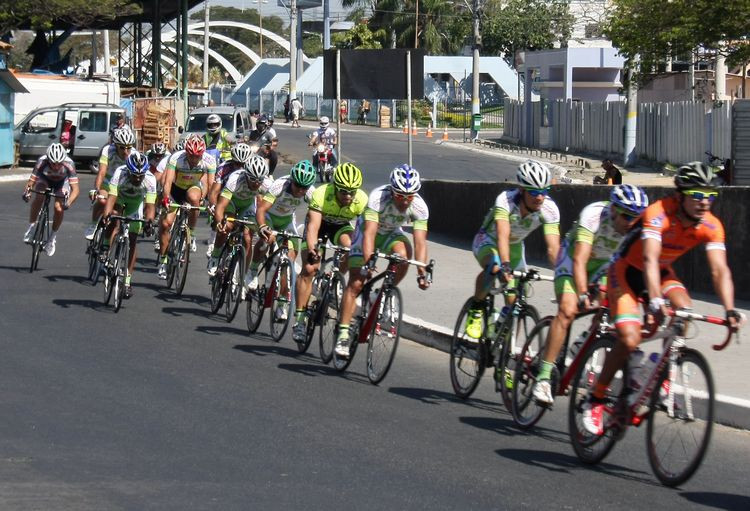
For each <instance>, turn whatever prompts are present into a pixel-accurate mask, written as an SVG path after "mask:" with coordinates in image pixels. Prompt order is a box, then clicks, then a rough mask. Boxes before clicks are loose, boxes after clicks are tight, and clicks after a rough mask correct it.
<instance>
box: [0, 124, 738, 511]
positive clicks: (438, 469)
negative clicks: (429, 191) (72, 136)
mask: <svg viewBox="0 0 750 511" xmlns="http://www.w3.org/2000/svg"><path fill="white" fill-rule="evenodd" d="M299 131H302V130H299ZM365 139H366V137H363V139H362V144H363V145H366V144H365ZM350 140H352V144H353V145H355V144H354V136H353V135H350ZM282 142H284V140H283V139H282ZM377 143H378V144H379V146H380V149H379V150H374V149H371V150H370V151H371V152H370V153H367V152H365V150H364V149H363V153H362V155H363V157H364V156H367V154H372V155H376V154H386V153H390V151H393V153H395V149H391V145H392V144H391V145H389V144H387V141H386V142H384V141H383V140H380V139H378V141H377ZM426 149H427V148H425V150H426ZM464 157H465V155H463V154H460V155H453V158H455V159H460V158H464ZM391 158H392V159H393V161H396V160H395V158H396V157H395V156H392V157H391ZM448 160H449V158H448V157H446V158H444V159H441V157H440V156H439V155H436V156H435V158H434V160H431V161H433V162H436V163H433V164H434V165H435V168H438V167H439V164H440V162H441V161H448ZM389 165H390V163H387V164H386V163H383V164H382V165H378V168H381V169H383V170H382V172H383V173H384V175H385V173H386V172H387V168H388V166H389ZM373 167H374V166H373ZM440 168H441V169H443V170H441V171H440V172H448V170H446V169H444V168H443V167H440ZM435 172H438V171H437V170H436V171H435ZM83 181H84V183H83V189H84V190H85V189H86V188H87V186H89V185H90V183H91V181H92V179H91V177H89V176H85V177H84V178H83ZM22 186H23V184H22V183H0V215H2V218H4V222H2V224H1V225H0V246H2V248H3V250H2V252H0V282H1V283H2V288H1V289H2V291H0V350H1V351H0V353H2V356H0V411H2V418H3V419H2V420H1V421H0V509H3V510H27V509H29V510H31V509H43V510H52V509H54V510H76V511H83V510H89V509H90V510H109V509H116V510H119V509H127V510H130V509H132V510H147V509H158V510H167V509H175V510H185V509H201V510H204V509H217V510H233V509H303V508H304V509H322V508H327V509H343V508H348V509H351V508H356V509H388V508H390V509H427V508H429V509H633V508H635V509H652V508H654V507H655V506H656V505H658V506H659V508H660V509H679V510H685V509H710V508H714V509H748V508H750V491H749V490H748V487H747V475H746V470H747V469H746V461H747V460H748V459H750V441H749V440H750V433H748V432H745V431H738V430H733V429H729V428H725V427H721V426H717V427H716V428H715V430H714V436H713V439H712V445H711V447H710V449H709V452H708V455H707V458H706V460H705V461H704V464H703V466H702V467H701V469H700V470H699V472H698V473H697V474H696V476H695V477H694V478H693V479H692V480H690V481H689V482H688V483H687V484H686V485H685V486H684V487H683V488H680V489H676V490H672V489H667V488H664V487H662V486H660V485H659V484H658V483H657V481H656V479H655V478H654V476H653V475H652V474H651V471H650V468H649V466H648V462H647V459H646V453H645V442H644V431H643V430H633V431H630V432H628V435H626V437H625V438H624V439H623V441H622V442H621V444H620V445H618V446H617V447H616V448H615V450H614V451H613V452H612V453H611V454H610V455H609V457H608V458H607V459H606V460H605V462H603V463H602V464H601V465H599V466H598V467H596V468H591V467H587V466H583V465H581V464H580V463H579V462H578V461H577V459H576V457H575V455H574V454H573V451H572V449H571V447H570V445H569V442H568V438H567V426H566V416H565V401H564V400H563V401H561V402H560V403H559V404H558V409H557V410H555V411H554V412H553V413H551V414H549V415H548V416H547V417H545V419H544V420H543V422H542V423H541V424H540V425H539V427H538V428H537V429H536V430H534V431H533V432H532V433H530V434H529V433H523V432H520V431H519V430H517V429H516V428H514V427H513V425H512V422H511V420H510V418H509V416H508V414H507V413H506V412H505V411H504V410H503V409H502V407H501V406H500V405H499V404H498V397H497V396H496V395H495V394H494V391H493V390H492V385H491V382H490V381H489V380H487V381H485V382H484V383H483V384H482V386H480V389H479V390H478V391H477V392H476V394H475V396H474V398H473V399H471V400H470V401H468V402H461V401H458V400H457V399H455V398H453V396H452V393H451V387H450V381H449V377H448V359H447V356H446V355H445V354H444V353H441V352H438V351H435V350H431V349H429V348H425V347H423V346H421V345H417V344H414V343H410V342H408V341H404V342H403V343H402V344H401V346H400V348H399V352H398V354H397V359H396V362H395V365H394V368H393V370H392V371H391V373H390V374H389V375H388V377H387V379H386V380H385V381H384V382H383V383H382V384H381V385H380V386H379V387H375V386H372V385H370V384H369V383H368V382H367V380H366V377H365V376H364V357H363V352H362V351H360V352H359V353H358V355H357V359H356V360H355V361H354V362H353V364H352V367H351V371H350V372H348V373H346V374H345V375H343V376H342V375H338V374H337V373H334V372H333V371H332V369H330V368H329V367H327V366H323V365H321V364H320V362H319V361H318V360H317V358H316V357H315V356H313V355H315V354H316V350H315V347H313V351H312V355H310V356H297V355H296V348H295V347H294V346H293V344H292V341H291V339H290V337H289V336H287V337H286V338H285V339H283V340H282V342H281V343H279V344H274V343H272V342H271V341H270V339H269V337H268V336H267V335H266V333H267V332H268V327H267V323H266V322H265V321H264V323H263V325H262V326H261V329H260V333H259V334H257V335H248V334H247V332H246V329H245V325H244V320H245V317H244V311H241V312H240V314H239V315H238V317H237V318H236V319H235V321H234V323H233V324H227V323H226V322H224V321H223V320H221V319H220V318H216V317H213V316H211V315H210V313H209V309H208V298H207V296H208V286H207V282H208V279H207V276H206V275H205V259H204V255H203V253H202V252H201V251H199V252H198V254H196V256H195V259H194V263H195V264H193V265H192V266H191V270H190V274H189V278H188V283H187V287H186V290H185V295H184V296H183V297H182V298H176V297H174V296H173V295H172V293H171V292H170V291H167V290H165V289H164V288H163V285H162V284H161V282H160V281H158V280H157V278H156V274H155V265H154V264H153V262H154V258H153V253H152V252H151V251H150V250H149V248H150V244H149V243H141V245H140V251H141V252H140V258H139V262H138V265H137V272H136V275H135V276H134V278H133V285H134V290H135V296H134V297H133V298H132V299H131V300H129V301H127V302H125V305H124V306H123V308H122V310H121V311H120V312H119V313H118V314H114V313H113V312H112V311H111V310H110V309H107V308H106V307H103V306H102V303H101V298H102V288H101V285H99V286H97V287H95V288H92V287H91V286H90V285H88V284H87V283H86V282H84V278H83V277H84V274H85V272H86V262H85V258H84V254H83V251H84V241H83V238H82V231H83V223H84V221H85V220H86V218H87V217H88V215H89V210H88V207H87V205H86V204H85V202H84V201H81V202H79V203H78V204H75V205H74V207H73V208H71V210H70V211H69V212H68V214H67V216H66V222H65V224H64V225H63V228H62V230H61V232H60V234H59V236H58V240H59V241H58V252H57V254H56V255H55V256H54V257H52V258H47V257H46V256H44V255H42V260H41V261H40V270H39V271H38V272H35V273H34V274H29V273H28V271H27V268H28V267H27V265H28V262H29V259H30V249H29V248H28V247H27V246H25V245H24V244H22V243H21V236H22V234H23V231H24V229H25V227H26V225H27V206H26V205H25V204H24V203H23V202H21V200H20V191H21V187H22ZM198 234H199V239H204V238H205V236H206V234H207V229H206V227H205V226H204V225H202V226H201V227H200V228H199V230H198ZM199 248H201V250H202V249H203V246H202V245H199ZM424 297H425V298H424V299H430V300H437V301H441V300H442V301H445V300H451V299H453V297H448V296H435V295H430V294H425V295H424ZM407 306H408V304H407Z"/></svg>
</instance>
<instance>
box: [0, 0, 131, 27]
mask: <svg viewBox="0 0 750 511" xmlns="http://www.w3.org/2000/svg"><path fill="white" fill-rule="evenodd" d="M141 11H142V9H141V6H140V5H139V4H138V3H136V2H134V1H133V0H97V1H96V2H92V1H90V0H13V1H4V2H2V7H0V35H2V34H5V33H7V32H8V31H10V30H13V29H16V28H19V27H22V26H28V27H30V28H32V29H43V30H48V29H50V28H52V27H53V24H54V23H55V22H57V23H60V22H61V23H66V24H70V25H74V26H77V27H85V26H90V25H91V24H93V23H97V22H105V21H110V20H113V19H115V18H116V17H117V16H129V15H134V14H138V13H140V12H141Z"/></svg>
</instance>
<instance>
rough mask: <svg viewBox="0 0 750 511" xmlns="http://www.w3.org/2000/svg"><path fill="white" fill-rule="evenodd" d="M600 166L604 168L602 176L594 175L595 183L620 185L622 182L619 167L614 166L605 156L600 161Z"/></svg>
mask: <svg viewBox="0 0 750 511" xmlns="http://www.w3.org/2000/svg"><path fill="white" fill-rule="evenodd" d="M602 168H603V169H604V177H602V176H594V184H595V185H621V184H622V173H621V172H620V169H618V168H617V167H615V165H614V163H612V160H610V159H609V158H607V159H606V160H604V161H602Z"/></svg>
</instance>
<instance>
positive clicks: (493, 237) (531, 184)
mask: <svg viewBox="0 0 750 511" xmlns="http://www.w3.org/2000/svg"><path fill="white" fill-rule="evenodd" d="M516 179H517V181H518V185H519V186H518V188H516V189H514V190H507V191H504V192H502V193H501V194H500V195H498V196H497V199H495V204H494V205H493V206H492V208H490V210H489V212H488V213H487V215H486V216H485V218H484V221H483V222H482V226H481V227H480V229H479V232H478V233H477V234H476V236H474V242H473V243H472V251H473V252H474V257H475V258H476V260H477V262H479V265H480V266H481V267H482V268H483V270H482V271H481V272H480V273H479V275H477V278H476V283H475V288H474V302H473V303H472V305H471V307H470V308H469V312H468V314H467V317H466V325H465V332H466V335H467V336H468V338H469V340H479V339H480V338H481V337H482V323H483V316H484V308H483V306H482V303H483V301H484V299H485V297H486V296H487V293H489V290H490V286H491V284H492V279H493V278H494V276H495V275H497V274H498V273H499V274H500V277H501V279H502V280H503V281H504V282H505V283H506V285H508V286H510V287H512V286H513V285H514V281H513V270H516V269H525V268H526V255H525V250H524V244H523V240H524V239H525V238H526V237H527V236H528V235H529V234H531V233H532V232H533V231H534V230H535V229H536V228H537V227H539V226H540V225H542V226H543V230H544V240H545V242H546V244H547V258H548V259H549V261H550V264H551V265H553V266H554V264H555V259H556V258H557V252H558V249H559V248H560V210H559V209H558V208H557V204H555V201H553V200H552V199H551V198H550V197H548V194H549V187H550V184H551V183H552V175H551V173H550V171H549V169H548V168H547V166H546V165H545V164H544V163H541V162H538V161H534V160H528V161H526V162H524V163H522V164H521V165H519V166H518V170H517V171H516ZM507 300H508V302H509V304H510V303H512V301H513V300H514V298H513V297H508V298H507Z"/></svg>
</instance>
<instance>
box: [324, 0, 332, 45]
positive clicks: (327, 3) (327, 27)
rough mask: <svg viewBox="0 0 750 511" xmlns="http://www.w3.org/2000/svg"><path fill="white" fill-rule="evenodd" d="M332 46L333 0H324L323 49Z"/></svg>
mask: <svg viewBox="0 0 750 511" xmlns="http://www.w3.org/2000/svg"><path fill="white" fill-rule="evenodd" d="M330 47H331V0H323V49H324V50H327V49H329V48H330Z"/></svg>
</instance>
